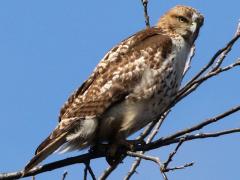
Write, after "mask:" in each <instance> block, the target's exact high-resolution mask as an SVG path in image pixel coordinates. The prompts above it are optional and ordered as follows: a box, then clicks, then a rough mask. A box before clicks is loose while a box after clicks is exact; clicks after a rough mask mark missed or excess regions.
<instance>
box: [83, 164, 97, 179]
mask: <svg viewBox="0 0 240 180" xmlns="http://www.w3.org/2000/svg"><path fill="white" fill-rule="evenodd" d="M85 165H86V168H87V170H88V172H89V174H90V175H91V177H92V179H93V180H96V176H95V174H94V173H93V170H92V168H91V166H90V161H89V162H87V163H85Z"/></svg>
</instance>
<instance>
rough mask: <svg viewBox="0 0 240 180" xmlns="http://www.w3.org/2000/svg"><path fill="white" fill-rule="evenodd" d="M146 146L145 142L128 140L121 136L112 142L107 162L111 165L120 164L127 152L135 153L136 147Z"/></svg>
mask: <svg viewBox="0 0 240 180" xmlns="http://www.w3.org/2000/svg"><path fill="white" fill-rule="evenodd" d="M142 144H145V142H144V140H141V139H140V140H126V139H125V136H123V135H121V134H119V135H118V136H116V137H115V138H114V140H113V141H111V142H110V144H109V145H110V146H109V149H108V151H107V155H106V160H107V162H108V163H109V164H110V165H113V164H115V163H116V162H119V161H120V160H121V159H122V157H123V156H124V154H125V153H126V151H135V147H136V146H138V145H142Z"/></svg>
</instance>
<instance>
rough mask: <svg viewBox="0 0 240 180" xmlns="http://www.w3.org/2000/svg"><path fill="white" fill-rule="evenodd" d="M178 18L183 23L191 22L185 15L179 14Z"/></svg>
mask: <svg viewBox="0 0 240 180" xmlns="http://www.w3.org/2000/svg"><path fill="white" fill-rule="evenodd" d="M177 19H178V21H179V22H181V23H188V22H189V21H188V19H187V18H185V17H183V16H178V17H177Z"/></svg>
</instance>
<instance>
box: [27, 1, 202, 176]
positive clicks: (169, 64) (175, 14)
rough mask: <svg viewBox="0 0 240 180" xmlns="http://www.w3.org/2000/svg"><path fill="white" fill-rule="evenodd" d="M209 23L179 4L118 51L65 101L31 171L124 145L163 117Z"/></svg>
mask: <svg viewBox="0 0 240 180" xmlns="http://www.w3.org/2000/svg"><path fill="white" fill-rule="evenodd" d="M203 20H204V18H203V16H202V15H201V14H200V13H199V12H197V10H195V9H193V8H191V7H187V6H176V7H174V8H172V9H171V10H169V11H168V12H167V13H166V14H164V15H163V16H162V17H161V18H160V20H159V21H158V23H157V25H156V26H154V27H151V28H147V29H145V30H142V31H140V32H138V33H136V34H134V35H133V36H131V37H129V38H127V39H126V40H124V41H122V42H121V43H119V44H118V45H117V46H115V47H114V48H112V49H111V50H110V51H109V52H108V53H107V54H106V55H105V56H104V58H103V59H102V60H101V61H100V63H99V64H98V66H97V67H96V69H95V70H94V71H93V73H92V75H91V76H90V77H89V78H88V79H87V80H86V81H85V82H84V83H83V84H82V86H81V87H80V88H79V89H77V91H76V92H74V94H73V95H71V96H70V98H69V99H68V101H67V102H66V103H65V105H64V106H63V108H62V109H61V112H60V117H59V124H58V125H57V127H56V128H55V130H54V131H53V132H52V133H51V134H50V135H49V136H48V137H47V138H46V139H45V140H44V141H43V142H42V143H41V144H40V145H39V147H38V148H37V150H36V155H35V156H34V157H33V159H32V160H31V161H30V162H29V164H28V165H27V166H26V167H25V172H26V171H29V170H30V169H32V168H33V167H35V166H36V165H37V164H38V163H40V162H41V161H42V160H44V159H45V158H46V157H47V156H49V155H50V154H51V153H53V152H54V151H56V150H61V151H64V152H66V151H72V150H77V149H78V150H79V149H83V148H86V147H88V146H93V145H95V144H96V143H97V142H103V141H104V142H109V143H110V144H115V145H116V144H122V143H124V140H125V139H126V138H127V137H128V136H129V135H131V134H132V133H134V132H136V131H138V130H139V129H141V128H143V127H144V126H146V125H147V124H148V123H150V122H151V121H154V120H156V119H157V118H159V115H160V114H161V113H163V110H164V108H166V107H167V106H168V105H169V103H171V102H172V101H173V99H174V98H175V97H176V93H177V91H178V89H179V86H180V83H181V80H182V77H183V70H184V67H185V63H186V59H187V57H188V54H189V52H190V48H191V47H192V45H193V43H194V41H195V40H196V38H197V37H198V33H199V30H200V27H201V26H202V24H203Z"/></svg>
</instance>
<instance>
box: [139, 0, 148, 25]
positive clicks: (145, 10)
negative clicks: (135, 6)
mask: <svg viewBox="0 0 240 180" xmlns="http://www.w3.org/2000/svg"><path fill="white" fill-rule="evenodd" d="M141 1H142V5H143V9H144V18H145V24H146V27H147V28H149V27H150V22H149V21H150V20H149V16H148V0H141Z"/></svg>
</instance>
